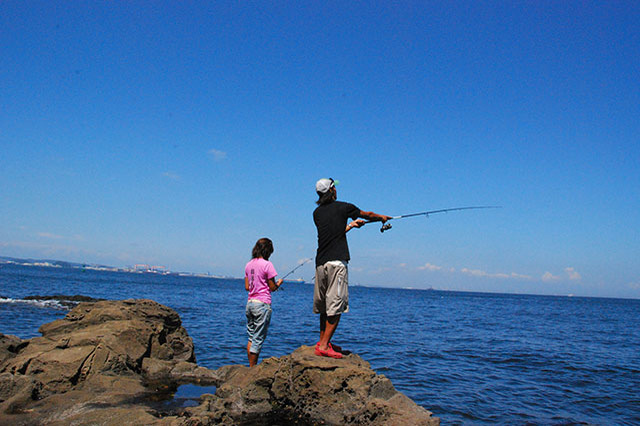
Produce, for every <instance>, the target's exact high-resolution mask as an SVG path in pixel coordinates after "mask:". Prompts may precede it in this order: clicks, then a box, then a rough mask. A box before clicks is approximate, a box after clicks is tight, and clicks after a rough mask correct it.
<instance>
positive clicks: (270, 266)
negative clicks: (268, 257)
mask: <svg viewBox="0 0 640 426" xmlns="http://www.w3.org/2000/svg"><path fill="white" fill-rule="evenodd" d="M266 272H267V279H268V280H270V279H272V278H275V277H276V276H277V275H278V273H277V272H276V268H274V267H273V263H271V262H267V268H266Z"/></svg>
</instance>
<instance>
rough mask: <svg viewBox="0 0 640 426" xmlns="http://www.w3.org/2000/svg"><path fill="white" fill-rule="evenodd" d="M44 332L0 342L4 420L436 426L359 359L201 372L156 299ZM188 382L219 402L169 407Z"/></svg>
mask: <svg viewBox="0 0 640 426" xmlns="http://www.w3.org/2000/svg"><path fill="white" fill-rule="evenodd" d="M40 332H41V334H42V337H36V338H33V339H29V340H21V339H19V338H17V337H15V336H8V335H2V334H0V424H12V425H21V424H24V425H27V424H60V425H63V424H98V423H99V424H112V425H122V424H167V425H210V424H303V425H306V424H309V425H313V424H329V425H332V424H333V425H339V424H385V425H386V424H398V425H401V424H415V425H432V424H439V420H438V419H437V418H436V417H432V416H431V413H429V412H428V411H427V410H425V409H424V408H422V407H420V406H418V405H417V404H415V403H414V402H413V401H411V400H410V399H409V398H407V397H406V396H405V395H403V394H402V393H399V392H397V391H396V390H395V388H394V387H393V385H392V384H391V382H390V381H389V380H388V379H387V378H386V377H384V376H382V375H378V374H376V373H375V372H374V371H373V370H371V368H370V366H369V364H368V363H367V362H365V361H364V360H362V359H361V358H360V357H359V356H357V355H355V354H350V355H347V356H346V357H344V358H343V359H339V360H336V359H331V358H323V357H318V356H315V355H314V353H313V348H311V347H307V346H302V347H300V348H299V349H297V350H296V351H294V352H293V353H292V354H290V355H286V356H283V357H281V358H269V359H266V360H264V361H263V362H262V363H261V364H259V365H258V366H257V367H254V368H251V369H250V368H249V367H245V366H241V365H234V366H224V367H221V368H219V369H218V370H215V371H214V370H210V369H207V368H204V367H199V366H198V365H197V364H196V360H195V355H194V348H193V342H192V340H191V338H190V337H189V335H188V334H187V332H186V330H185V329H184V328H183V327H182V325H181V320H180V317H179V316H178V314H177V313H176V312H175V311H173V310H172V309H170V308H168V307H166V306H163V305H160V304H158V303H156V302H153V301H151V300H124V301H98V302H88V303H81V304H79V305H78V306H77V307H75V308H74V309H73V310H71V311H70V312H69V313H68V314H67V316H66V317H65V318H63V319H60V320H56V321H53V322H51V323H49V324H45V325H43V326H42V327H41V328H40ZM186 383H191V384H197V385H202V386H210V387H209V388H204V389H205V390H211V389H215V394H211V393H204V394H203V395H201V396H200V397H199V398H195V401H197V402H194V403H192V404H189V405H193V406H187V407H184V406H180V405H179V404H177V405H176V404H171V403H169V404H164V403H163V401H166V400H171V398H172V395H173V393H174V392H175V391H176V389H177V388H178V386H179V385H180V384H186ZM211 386H215V388H213V387H211Z"/></svg>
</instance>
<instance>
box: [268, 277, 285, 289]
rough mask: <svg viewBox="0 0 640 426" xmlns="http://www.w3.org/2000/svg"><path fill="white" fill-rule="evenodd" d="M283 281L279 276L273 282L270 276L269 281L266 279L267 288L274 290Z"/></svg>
mask: <svg viewBox="0 0 640 426" xmlns="http://www.w3.org/2000/svg"><path fill="white" fill-rule="evenodd" d="M283 281H284V280H283V279H282V278H280V279H279V280H278V282H275V281H274V279H273V278H270V279H269V281H267V283H268V284H269V290H271V291H276V290H277V289H278V287H280V286H281V285H282V282H283Z"/></svg>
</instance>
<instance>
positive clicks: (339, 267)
mask: <svg viewBox="0 0 640 426" xmlns="http://www.w3.org/2000/svg"><path fill="white" fill-rule="evenodd" d="M313 312H314V313H316V314H327V315H328V316H334V315H339V314H342V313H345V312H349V272H348V271H347V263H346V262H343V261H341V260H332V261H330V262H327V263H325V264H324V265H320V266H318V267H316V282H315V287H314V290H313Z"/></svg>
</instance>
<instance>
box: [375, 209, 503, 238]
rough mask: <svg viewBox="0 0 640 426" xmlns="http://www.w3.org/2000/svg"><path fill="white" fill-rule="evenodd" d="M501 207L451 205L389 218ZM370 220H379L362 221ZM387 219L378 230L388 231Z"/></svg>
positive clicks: (427, 215) (389, 225)
mask: <svg viewBox="0 0 640 426" xmlns="http://www.w3.org/2000/svg"><path fill="white" fill-rule="evenodd" d="M499 208H502V207H501V206H469V207H453V208H450V209H440V210H429V211H426V212H418V213H410V214H403V215H400V216H391V218H390V219H389V220H392V219H405V218H407V217H414V216H425V217H427V218H428V217H429V216H430V215H432V214H437V213H447V212H453V211H457V210H476V209H499ZM371 222H379V220H375V221H374V220H367V221H365V222H364V223H371ZM388 222H389V221H387V223H383V224H382V227H381V228H380V232H384V231H388V230H389V229H391V224H390V223H388Z"/></svg>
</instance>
